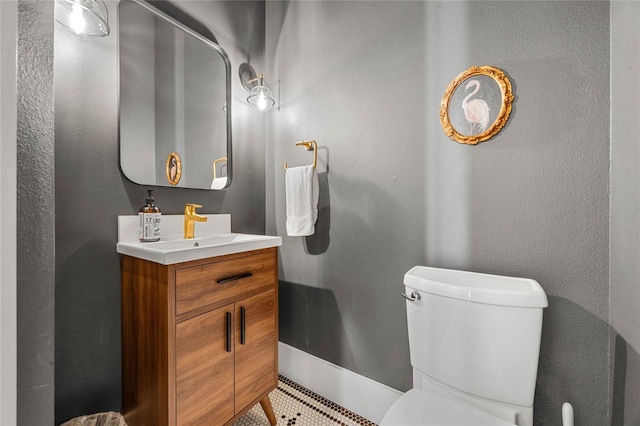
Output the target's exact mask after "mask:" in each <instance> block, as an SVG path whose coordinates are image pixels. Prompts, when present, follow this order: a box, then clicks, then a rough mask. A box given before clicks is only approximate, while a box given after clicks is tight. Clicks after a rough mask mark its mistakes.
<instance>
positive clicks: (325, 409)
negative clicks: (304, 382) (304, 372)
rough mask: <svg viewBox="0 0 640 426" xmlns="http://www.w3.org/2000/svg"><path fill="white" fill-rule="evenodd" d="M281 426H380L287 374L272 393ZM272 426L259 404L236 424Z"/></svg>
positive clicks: (270, 395) (271, 396)
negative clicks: (295, 380)
mask: <svg viewBox="0 0 640 426" xmlns="http://www.w3.org/2000/svg"><path fill="white" fill-rule="evenodd" d="M269 399H270V400H271V405H272V406H273V412H274V413H275V415H276V419H277V420H278V426H334V425H339V426H376V425H375V423H373V422H370V421H369V420H367V419H365V418H363V417H360V416H359V415H357V414H355V413H352V412H351V411H349V410H347V409H345V408H343V407H341V406H339V405H338V404H336V403H334V402H331V401H329V400H328V399H325V398H323V397H321V396H320V395H317V394H315V393H313V392H311V391H310V390H309V389H306V388H304V387H302V386H300V385H299V384H297V383H295V382H292V381H291V380H289V379H287V378H286V377H283V376H280V377H279V380H278V387H277V388H276V389H275V390H274V391H273V392H271V393H270V394H269ZM263 425H264V426H269V421H268V420H267V416H266V415H265V414H264V412H263V411H262V407H260V404H257V405H256V406H255V407H253V408H252V409H251V410H250V411H248V412H247V414H245V415H244V416H242V417H241V418H240V419H239V420H238V421H237V422H236V423H235V424H234V426H263Z"/></svg>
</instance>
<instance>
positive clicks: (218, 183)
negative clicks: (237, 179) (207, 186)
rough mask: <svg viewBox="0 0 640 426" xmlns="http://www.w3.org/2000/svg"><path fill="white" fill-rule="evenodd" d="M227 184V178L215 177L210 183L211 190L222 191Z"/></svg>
mask: <svg viewBox="0 0 640 426" xmlns="http://www.w3.org/2000/svg"><path fill="white" fill-rule="evenodd" d="M226 184H227V177H226V176H224V177H217V178H215V179H213V182H211V189H222V188H224V186H225V185H226Z"/></svg>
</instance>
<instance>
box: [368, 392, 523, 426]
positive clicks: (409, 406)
mask: <svg viewBox="0 0 640 426" xmlns="http://www.w3.org/2000/svg"><path fill="white" fill-rule="evenodd" d="M419 425H420V426H514V424H513V423H509V422H507V421H504V420H502V419H499V418H497V417H495V416H492V415H490V414H488V413H485V412H484V411H481V410H479V409H477V408H475V407H472V406H471V405H467V404H464V403H462V402H457V401H454V400H453V399H448V398H443V397H441V396H439V395H437V394H435V393H431V392H429V391H424V390H422V389H415V388H414V389H411V390H410V391H409V392H407V393H405V394H404V395H402V396H401V397H400V398H399V399H398V400H397V401H396V402H395V403H394V404H393V405H392V406H391V408H390V409H389V411H387V413H386V414H385V416H384V418H383V419H382V422H381V423H380V426H419Z"/></svg>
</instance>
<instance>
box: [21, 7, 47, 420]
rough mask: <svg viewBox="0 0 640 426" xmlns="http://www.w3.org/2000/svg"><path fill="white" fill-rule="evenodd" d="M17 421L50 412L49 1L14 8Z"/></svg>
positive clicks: (38, 417)
mask: <svg viewBox="0 0 640 426" xmlns="http://www.w3.org/2000/svg"><path fill="white" fill-rule="evenodd" d="M17 50H18V56H17V58H18V59H17V61H18V62H17V67H18V68H17V73H18V75H17V95H18V104H17V118H18V128H17V131H18V140H17V153H16V154H17V188H16V189H17V212H18V216H17V229H18V230H19V231H18V233H17V260H18V262H17V310H18V311H17V323H18V324H17V335H18V345H17V357H18V362H17V367H18V368H17V379H18V386H17V400H18V406H17V420H18V424H19V425H49V424H52V423H53V412H54V366H53V363H54V327H53V319H54V305H55V304H54V302H55V300H54V292H55V290H54V276H53V271H54V262H55V260H54V257H55V243H54V238H55V232H54V221H55V208H54V207H55V206H54V204H55V197H54V160H53V153H54V115H53V106H54V101H53V2H52V1H46V2H45V1H38V0H36V1H24V0H21V1H20V2H19V3H18V45H17Z"/></svg>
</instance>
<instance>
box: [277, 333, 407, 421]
mask: <svg viewBox="0 0 640 426" xmlns="http://www.w3.org/2000/svg"><path fill="white" fill-rule="evenodd" d="M278 363H279V372H280V374H282V375H283V376H285V377H286V378H288V379H291V380H293V381H294V382H296V383H298V384H300V385H302V386H304V387H305V388H307V389H309V390H311V391H313V392H315V393H317V394H318V395H321V396H323V397H325V398H327V399H328V400H331V401H333V402H335V403H336V404H339V405H341V406H342V407H344V408H346V409H347V410H350V411H353V412H354V413H356V414H358V415H360V416H362V417H364V418H366V419H367V420H371V421H372V422H374V423H376V424H379V423H380V421H381V420H382V418H383V417H384V414H385V413H386V412H387V410H388V409H389V407H391V405H392V404H393V403H394V402H395V401H396V400H397V399H398V398H399V397H400V395H402V392H400V391H399V390H396V389H393V388H390V387H389V386H386V385H383V384H382V383H378V382H376V381H374V380H371V379H368V378H366V377H364V376H361V375H359V374H356V373H354V372H352V371H349V370H347V369H346V368H343V367H340V366H337V365H335V364H332V363H330V362H328V361H325V360H323V359H320V358H318V357H316V356H313V355H311V354H308V353H306V352H303V351H301V350H299V349H296V348H294V347H292V346H289V345H287V344H284V343H282V342H279V343H278Z"/></svg>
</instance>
